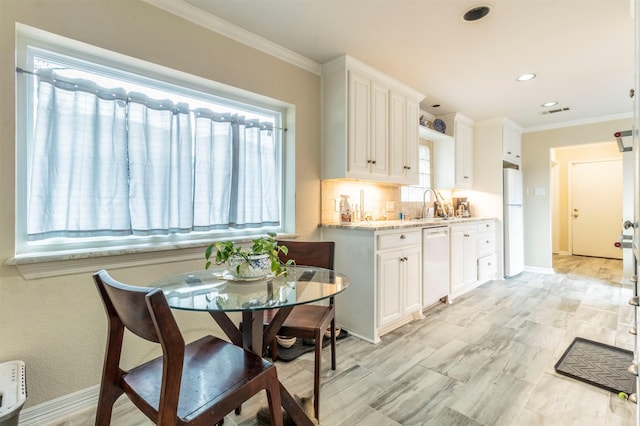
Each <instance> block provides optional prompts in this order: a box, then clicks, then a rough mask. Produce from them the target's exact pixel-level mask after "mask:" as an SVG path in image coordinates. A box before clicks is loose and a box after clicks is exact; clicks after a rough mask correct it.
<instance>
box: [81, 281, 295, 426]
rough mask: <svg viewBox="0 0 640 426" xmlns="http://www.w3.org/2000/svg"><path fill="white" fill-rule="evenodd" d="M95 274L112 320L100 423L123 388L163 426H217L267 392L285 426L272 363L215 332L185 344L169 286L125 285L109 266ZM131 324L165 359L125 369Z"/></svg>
mask: <svg viewBox="0 0 640 426" xmlns="http://www.w3.org/2000/svg"><path fill="white" fill-rule="evenodd" d="M93 277H94V280H95V283H96V286H97V287H98V291H99V293H100V296H101V297H102V301H103V303H104V307H105V310H106V313H107V318H108V335H107V348H106V353H105V359H104V366H103V372H102V383H101V385H100V397H99V400H98V410H97V413H96V423H95V424H96V425H99V426H106V425H109V424H110V422H111V413H112V410H113V404H114V402H115V401H116V400H117V399H118V398H119V397H120V396H121V395H122V394H123V393H124V394H126V395H127V397H128V398H129V399H130V400H131V401H132V402H133V404H135V406H136V407H138V409H140V411H142V412H143V413H144V414H145V415H146V416H147V417H148V418H150V419H151V420H152V421H153V422H155V424H157V425H214V424H221V422H222V421H223V419H224V417H225V415H227V414H228V413H230V412H231V411H233V410H234V409H235V408H236V407H238V406H239V405H240V404H242V403H243V402H244V401H246V400H247V399H249V398H251V397H252V396H253V395H255V394H256V393H258V392H260V391H261V390H262V389H264V390H266V392H267V399H268V402H269V409H270V414H271V424H273V425H282V411H281V409H280V383H279V381H278V377H277V374H276V369H275V367H274V365H273V364H271V363H270V362H268V361H267V360H265V359H263V358H261V357H260V356H258V355H255V354H253V353H251V352H248V351H245V350H244V349H242V348H240V347H238V346H235V345H233V344H231V343H228V342H226V341H224V340H221V339H218V338H217V337H214V336H205V337H202V338H200V339H198V340H196V341H194V342H192V343H189V344H187V345H185V342H184V339H183V337H182V333H181V332H180V330H179V328H178V325H177V323H176V321H175V318H174V316H173V313H172V312H171V309H170V308H169V305H168V303H167V299H166V298H165V296H164V293H163V292H162V290H160V289H157V288H149V287H137V286H130V285H126V284H123V283H120V282H118V281H116V280H114V279H113V278H111V277H110V276H109V274H108V273H107V272H106V271H104V270H102V271H99V272H97V273H95V274H94V275H93ZM125 329H126V330H129V331H130V332H131V333H133V334H134V335H136V336H138V337H141V338H142V339H144V340H147V341H150V342H154V343H158V344H159V345H160V346H161V348H162V356H160V357H158V358H156V359H153V360H151V361H149V362H145V363H144V364H141V365H139V366H136V367H133V368H131V369H128V370H123V369H122V368H121V367H120V359H121V355H122V341H123V335H124V331H125Z"/></svg>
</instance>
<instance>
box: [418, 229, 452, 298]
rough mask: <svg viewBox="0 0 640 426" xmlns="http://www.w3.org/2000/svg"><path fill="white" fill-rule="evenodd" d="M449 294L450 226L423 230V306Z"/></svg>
mask: <svg viewBox="0 0 640 426" xmlns="http://www.w3.org/2000/svg"><path fill="white" fill-rule="evenodd" d="M448 296H449V227H448V226H439V227H433V228H424V229H423V230H422V306H423V307H425V308H426V307H428V306H431V305H434V304H436V303H438V302H439V301H440V300H441V299H443V298H446V297H448Z"/></svg>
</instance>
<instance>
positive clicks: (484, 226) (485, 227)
mask: <svg viewBox="0 0 640 426" xmlns="http://www.w3.org/2000/svg"><path fill="white" fill-rule="evenodd" d="M478 232H491V233H493V234H494V235H495V233H496V223H495V222H494V221H493V220H490V221H486V222H480V223H478Z"/></svg>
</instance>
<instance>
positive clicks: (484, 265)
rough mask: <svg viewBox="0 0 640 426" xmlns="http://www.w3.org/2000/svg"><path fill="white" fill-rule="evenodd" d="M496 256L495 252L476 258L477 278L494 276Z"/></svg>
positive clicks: (496, 269) (484, 278)
mask: <svg viewBox="0 0 640 426" xmlns="http://www.w3.org/2000/svg"><path fill="white" fill-rule="evenodd" d="M497 260H498V258H497V256H496V254H495V253H494V254H492V255H489V256H484V257H481V258H479V259H478V280H480V281H481V280H486V279H490V278H494V277H495V274H496V272H498V262H497Z"/></svg>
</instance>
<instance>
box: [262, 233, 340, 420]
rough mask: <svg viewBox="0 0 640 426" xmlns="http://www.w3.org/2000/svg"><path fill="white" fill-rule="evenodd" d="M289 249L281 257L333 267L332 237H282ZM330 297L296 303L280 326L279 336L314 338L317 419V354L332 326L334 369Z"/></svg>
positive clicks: (333, 344)
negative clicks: (322, 301) (324, 301)
mask: <svg viewBox="0 0 640 426" xmlns="http://www.w3.org/2000/svg"><path fill="white" fill-rule="evenodd" d="M281 243H282V244H283V245H285V246H286V247H287V249H288V253H287V254H283V253H280V260H282V261H283V262H286V261H287V260H289V259H293V260H294V261H295V263H296V265H303V266H316V267H319V268H326V269H333V257H334V251H335V243H334V242H333V241H281ZM276 312H277V310H271V311H267V312H266V313H265V325H268V324H269V323H270V322H271V319H272V318H273V317H274V316H275V313H276ZM335 321H336V320H335V305H334V300H333V297H330V298H329V305H328V306H323V305H298V306H295V307H294V308H293V309H292V310H291V313H289V316H287V318H286V319H285V321H284V323H283V324H282V326H281V327H280V329H279V331H278V334H279V335H281V336H292V337H293V336H295V337H297V338H299V339H314V340H315V342H314V345H315V364H314V378H313V409H314V414H315V417H316V419H318V421H320V364H321V362H320V360H321V358H320V355H321V353H322V342H323V338H324V334H325V331H326V330H327V329H329V328H330V330H331V369H332V370H335V369H336V323H335ZM271 358H272V359H273V361H275V360H277V358H278V344H277V343H276V342H275V341H273V342H272V343H271Z"/></svg>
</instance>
